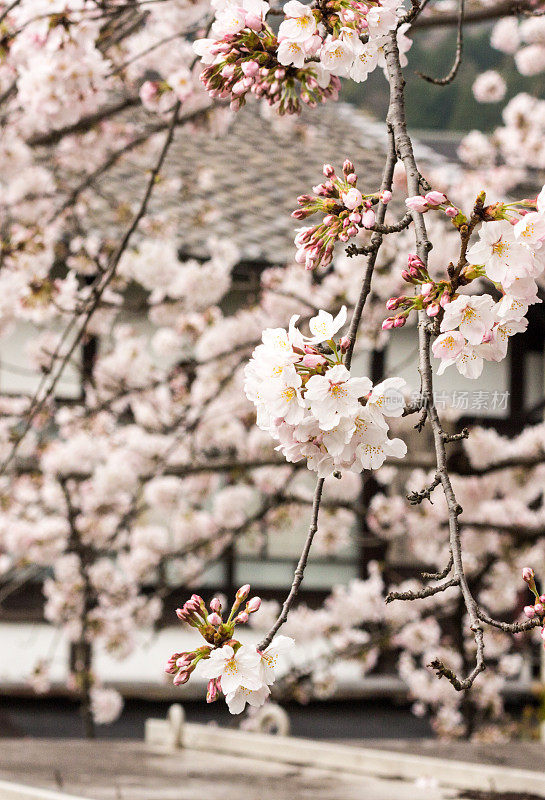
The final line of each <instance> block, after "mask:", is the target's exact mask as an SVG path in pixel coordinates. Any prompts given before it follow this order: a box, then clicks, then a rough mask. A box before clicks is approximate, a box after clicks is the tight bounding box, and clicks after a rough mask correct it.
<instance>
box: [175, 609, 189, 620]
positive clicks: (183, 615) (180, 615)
mask: <svg viewBox="0 0 545 800" xmlns="http://www.w3.org/2000/svg"><path fill="white" fill-rule="evenodd" d="M176 616H177V617H178V619H181V620H182V622H186V621H187V611H186V610H185V609H184V608H177V609H176Z"/></svg>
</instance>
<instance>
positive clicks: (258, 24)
mask: <svg viewBox="0 0 545 800" xmlns="http://www.w3.org/2000/svg"><path fill="white" fill-rule="evenodd" d="M246 26H247V27H248V28H250V29H251V30H252V31H260V30H261V28H262V27H263V20H262V19H261V17H258V16H257V14H246Z"/></svg>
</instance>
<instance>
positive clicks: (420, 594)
mask: <svg viewBox="0 0 545 800" xmlns="http://www.w3.org/2000/svg"><path fill="white" fill-rule="evenodd" d="M459 583H460V581H459V579H458V578H456V577H454V578H451V579H450V580H449V581H445V583H440V584H438V585H437V586H425V587H424V588H423V589H419V590H418V591H416V592H412V591H410V590H409V591H407V592H389V593H388V594H387V595H386V602H387V603H392V602H393V601H394V600H424V599H425V598H426V597H433V595H435V594H439V593H440V592H445V591H446V590H447V589H450V588H451V587H452V586H458V585H459Z"/></svg>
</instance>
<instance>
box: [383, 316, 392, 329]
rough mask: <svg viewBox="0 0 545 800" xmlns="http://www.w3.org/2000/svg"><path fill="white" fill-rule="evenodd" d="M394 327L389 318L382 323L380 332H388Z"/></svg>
mask: <svg viewBox="0 0 545 800" xmlns="http://www.w3.org/2000/svg"><path fill="white" fill-rule="evenodd" d="M393 327H394V320H393V319H392V318H391V317H388V319H385V320H384V322H383V323H382V330H383V331H390V330H391V329H392V328H393Z"/></svg>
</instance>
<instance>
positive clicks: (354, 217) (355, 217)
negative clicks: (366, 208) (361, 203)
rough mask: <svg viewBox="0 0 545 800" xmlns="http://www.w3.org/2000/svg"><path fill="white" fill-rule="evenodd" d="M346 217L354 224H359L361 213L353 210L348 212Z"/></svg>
mask: <svg viewBox="0 0 545 800" xmlns="http://www.w3.org/2000/svg"><path fill="white" fill-rule="evenodd" d="M348 219H349V220H350V222H353V223H354V224H355V225H359V224H360V222H361V214H359V213H358V212H357V211H353V212H352V213H351V214H350V216H349V217H348Z"/></svg>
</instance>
